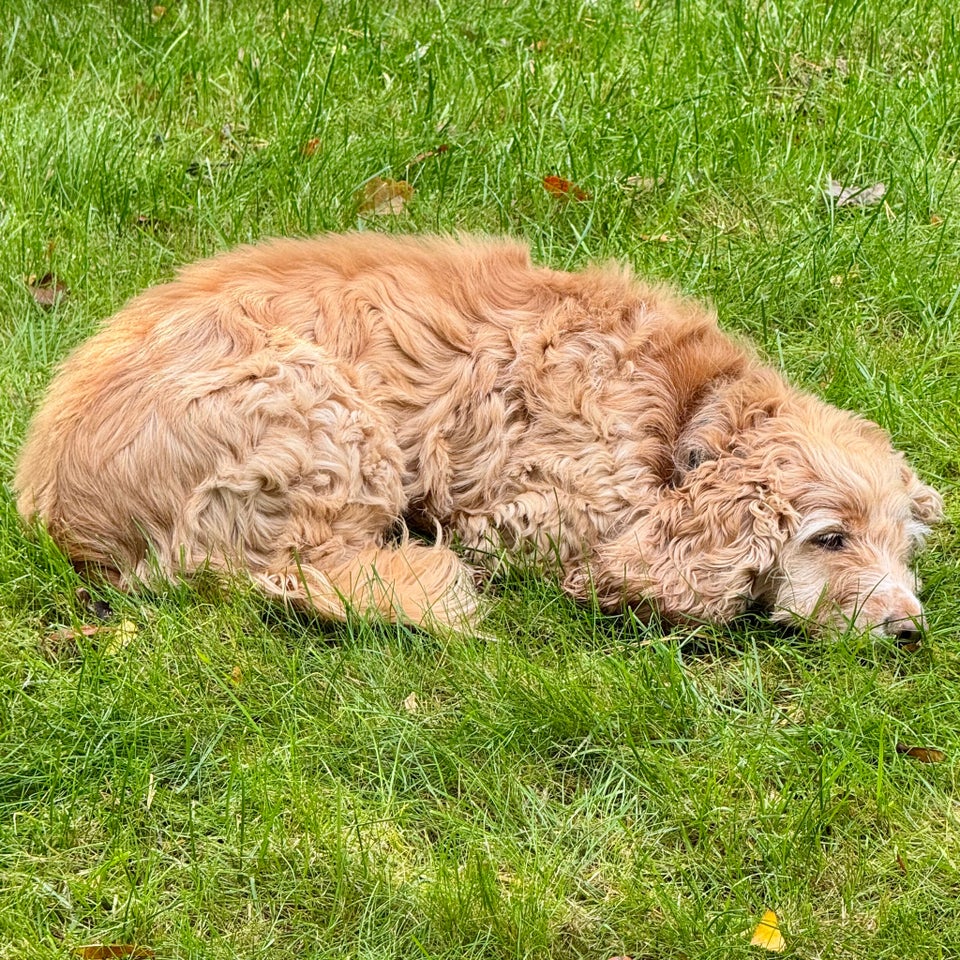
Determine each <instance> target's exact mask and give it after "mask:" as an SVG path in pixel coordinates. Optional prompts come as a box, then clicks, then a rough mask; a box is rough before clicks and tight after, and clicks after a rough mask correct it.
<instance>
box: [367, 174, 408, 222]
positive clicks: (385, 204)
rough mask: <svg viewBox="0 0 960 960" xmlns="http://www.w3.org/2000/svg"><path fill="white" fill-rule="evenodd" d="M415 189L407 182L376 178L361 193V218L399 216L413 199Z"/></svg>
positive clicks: (368, 182)
mask: <svg viewBox="0 0 960 960" xmlns="http://www.w3.org/2000/svg"><path fill="white" fill-rule="evenodd" d="M413 193H414V190H413V187H412V186H410V184H409V183H407V181H406V180H390V179H386V178H383V177H374V178H373V179H372V180H369V181H367V183H366V184H365V185H364V187H363V190H361V191H360V194H359V196H358V200H359V202H360V209H359V211H358V212H359V214H360V216H361V217H384V216H397V215H398V214H400V213H403V211H404V208H405V207H406V205H407V204H408V203H409V202H410V200H411V199H412V197H413Z"/></svg>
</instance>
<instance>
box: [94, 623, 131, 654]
mask: <svg viewBox="0 0 960 960" xmlns="http://www.w3.org/2000/svg"><path fill="white" fill-rule="evenodd" d="M101 632H102V633H105V634H106V635H107V642H106V643H105V644H104V646H103V652H104V653H105V654H107V655H108V656H113V654H116V653H119V652H120V651H121V650H123V648H124V647H126V646H129V644H130V641H131V640H133V638H134V637H135V636H136V635H137V633H138V630H137V625H136V624H135V623H134V622H133V621H132V620H121V621H120V623H118V624H117V625H116V626H115V627H113V628H112V629H108V630H103V631H101Z"/></svg>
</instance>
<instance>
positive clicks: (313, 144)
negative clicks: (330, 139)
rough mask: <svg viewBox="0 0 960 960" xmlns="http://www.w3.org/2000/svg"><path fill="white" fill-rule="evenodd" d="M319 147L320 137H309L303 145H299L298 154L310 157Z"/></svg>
mask: <svg viewBox="0 0 960 960" xmlns="http://www.w3.org/2000/svg"><path fill="white" fill-rule="evenodd" d="M319 149H320V138H319V137H311V138H310V139H309V140H308V141H307V142H306V143H305V144H303V146H301V147H300V154H301V155H302V156H304V157H312V156H313V155H314V154H315V153H316V152H317V151H318V150H319Z"/></svg>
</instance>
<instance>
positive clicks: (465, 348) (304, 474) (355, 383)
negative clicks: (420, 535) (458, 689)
mask: <svg viewBox="0 0 960 960" xmlns="http://www.w3.org/2000/svg"><path fill="white" fill-rule="evenodd" d="M16 488H17V492H18V498H19V499H18V506H19V509H20V512H21V514H22V515H23V516H24V517H25V518H28V519H30V518H39V519H40V520H41V521H42V522H43V523H44V524H45V525H46V527H47V529H48V530H49V532H50V534H51V536H52V537H53V538H54V540H55V541H56V542H57V543H58V544H59V545H60V546H61V547H62V549H63V550H64V551H65V552H66V553H67V554H68V555H69V556H70V557H71V558H72V559H73V561H74V562H75V563H77V564H78V565H80V566H82V567H84V568H88V569H89V568H93V569H95V570H97V571H100V572H101V573H104V574H106V575H107V576H109V577H110V578H111V579H112V581H113V582H114V583H115V584H117V585H118V586H120V587H122V588H125V589H134V588H136V587H137V586H140V585H142V584H149V583H151V582H156V581H157V580H158V579H161V580H162V579H164V578H177V577H180V576H183V575H189V574H190V573H192V572H195V571H197V570H198V569H200V568H207V567H210V568H213V569H215V570H220V571H224V572H233V573H238V572H244V573H246V574H248V575H249V576H250V577H252V579H253V580H254V582H255V583H256V584H258V585H259V586H260V587H261V588H262V589H263V590H265V591H266V592H267V593H269V594H271V595H273V596H277V597H282V598H284V599H286V600H288V601H291V602H294V603H299V604H303V605H306V606H309V607H312V608H315V609H316V610H319V611H320V612H321V613H323V614H325V615H329V616H331V617H341V616H343V615H344V613H345V610H346V608H347V607H353V608H359V609H360V610H364V611H366V610H373V611H378V612H379V613H380V614H382V615H385V616H387V617H402V618H405V619H408V620H410V621H413V622H417V623H425V624H427V625H431V624H432V625H436V624H438V623H439V624H446V623H454V624H456V623H461V622H462V621H463V620H464V619H465V618H466V619H469V618H471V616H472V615H473V614H474V612H475V610H476V608H477V596H476V594H475V591H474V586H473V574H472V571H471V570H470V568H469V567H467V566H466V565H465V564H464V562H463V560H461V558H460V556H459V555H458V554H457V553H455V552H453V551H452V550H451V549H449V548H448V547H447V546H443V545H440V544H438V545H437V546H433V547H430V546H427V545H425V544H423V543H422V542H420V541H419V540H411V539H409V538H408V537H406V536H405V535H404V534H403V533H402V530H403V529H405V527H403V526H402V525H403V524H411V525H414V526H418V527H421V528H423V527H426V528H427V529H430V527H431V526H434V527H440V528H442V529H443V530H444V531H445V532H446V533H447V534H448V535H449V537H450V538H452V539H454V540H456V541H457V542H458V543H459V544H461V545H462V547H463V550H464V551H465V553H466V556H467V557H468V558H470V559H473V560H481V559H482V558H483V557H485V556H489V555H491V554H495V553H496V552H497V551H499V550H504V549H505V550H507V551H509V552H513V553H523V554H527V555H533V556H540V557H543V556H549V557H552V558H553V559H554V561H555V562H556V563H558V564H559V566H560V568H561V572H562V576H563V578H564V579H563V582H564V586H565V588H566V589H567V590H568V591H569V592H570V593H571V594H573V596H575V597H577V598H580V599H586V598H588V597H589V596H593V595H595V596H596V597H597V598H598V599H599V601H600V603H601V604H602V605H603V606H604V607H605V608H611V609H612V608H616V607H618V606H620V605H621V604H623V603H628V604H632V605H634V606H636V607H637V608H639V609H641V610H643V611H644V612H646V613H650V612H652V611H656V612H657V613H659V614H660V615H662V616H663V617H665V618H667V619H669V620H673V621H681V622H683V621H701V620H707V621H726V620H728V619H730V618H731V617H733V616H735V615H737V614H738V613H740V612H742V611H743V610H744V609H745V608H746V607H747V606H748V605H752V604H757V603H759V604H763V605H766V606H767V607H768V608H769V609H770V610H771V611H772V615H773V617H774V618H775V619H778V620H787V619H796V618H799V619H800V620H801V621H803V622H805V623H808V624H811V625H813V626H815V627H816V626H824V625H843V624H849V623H852V624H853V625H855V626H856V627H858V628H869V629H873V630H876V631H878V632H881V633H887V634H892V635H894V636H898V637H904V638H907V637H912V636H914V635H915V634H916V632H917V631H919V630H920V629H921V628H922V625H923V615H922V611H921V607H920V603H919V602H918V600H917V597H916V592H915V590H916V584H915V581H914V578H913V576H912V575H911V572H910V570H909V562H910V559H911V556H912V554H913V552H914V550H915V549H916V548H917V547H918V545H919V544H920V543H921V542H922V539H923V535H924V533H925V532H926V530H927V527H928V525H929V524H931V523H932V522H934V521H935V520H936V519H937V518H938V517H939V515H940V512H941V500H940V497H939V496H938V495H937V493H936V492H935V491H934V490H932V489H931V488H929V487H927V486H925V485H924V484H922V483H921V482H920V481H919V480H918V479H917V477H916V475H915V474H914V473H913V471H912V470H911V469H910V468H909V467H908V466H907V464H906V462H905V461H904V459H903V457H902V456H901V455H900V454H899V453H897V452H895V451H894V450H893V449H892V447H891V445H890V442H889V439H888V437H887V436H886V434H885V433H884V432H883V431H882V430H881V429H880V428H879V427H877V426H876V425H874V424H873V423H870V422H868V421H866V420H863V419H861V418H859V417H857V416H854V415H852V414H850V413H846V412H843V411H840V410H837V409H835V408H834V407H831V406H828V405H826V404H825V403H823V402H822V401H820V400H817V399H816V398H814V397H813V396H810V395H808V394H806V393H803V392H801V391H799V390H797V389H795V388H793V387H791V386H790V385H788V384H787V383H785V382H784V380H783V379H782V378H781V377H780V376H779V375H778V374H777V373H776V372H774V371H773V370H771V369H770V368H769V367H766V366H764V365H762V364H761V363H759V362H758V360H757V359H756V357H755V356H754V354H753V353H752V352H751V351H750V350H749V348H747V347H745V346H744V345H742V344H739V343H737V342H735V341H734V340H732V339H731V338H730V337H729V336H727V335H725V334H724V333H722V332H721V331H720V329H719V328H718V326H717V323H716V319H715V317H714V315H713V314H712V313H710V312H709V311H707V310H706V309H704V308H703V307H702V306H700V305H699V304H697V303H694V302H690V301H688V300H683V299H681V298H679V297H677V296H675V295H673V294H672V293H670V292H668V291H666V290H663V289H660V288H656V287H650V286H646V285H644V284H642V283H641V282H639V281H638V280H637V279H635V278H634V277H633V276H632V275H631V274H630V273H629V272H628V271H625V270H623V269H620V268H615V267H610V266H607V267H599V268H590V269H587V270H584V271H582V272H579V273H565V272H558V271H555V270H550V269H547V268H544V267H538V266H534V265H532V264H531V262H530V257H529V252H528V251H527V249H526V248H525V247H523V246H521V245H519V244H517V243H514V242H509V241H495V240H478V239H469V238H461V239H459V240H452V239H445V238H425V239H415V238H390V237H384V236H377V235H371V234H354V235H347V236H328V237H321V238H317V239H307V240H277V241H273V242H268V243H264V244H260V245H257V246H249V247H243V248H240V249H237V250H234V251H232V252H229V253H225V254H222V255H220V256H216V257H214V258H212V259H210V260H206V261H203V262H200V263H197V264H195V265H193V266H189V267H187V268H186V269H184V270H183V271H182V272H181V273H180V274H179V276H178V277H177V279H175V280H173V281H172V282H170V283H167V284H164V285H161V286H158V287H155V288H153V289H150V290H148V291H146V292H145V293H143V294H142V295H140V296H139V297H137V298H136V299H134V300H133V301H131V302H130V303H129V304H128V305H127V306H126V307H124V309H123V310H121V311H120V312H119V313H118V314H117V315H116V316H115V317H114V318H113V319H112V320H110V321H109V322H108V323H107V324H106V325H105V326H104V328H103V329H102V330H101V332H100V333H98V334H97V335H96V336H94V337H93V338H92V339H90V340H89V341H88V342H87V343H85V344H84V345H82V346H81V347H80V348H79V349H78V350H76V351H75V352H74V353H73V355H72V356H71V357H70V358H69V359H68V360H67V361H66V363H65V364H64V365H63V367H62V368H61V370H60V371H59V373H58V375H57V376H56V378H55V380H54V381H53V384H52V386H51V388H50V392H49V395H48V396H47V398H46V401H45V402H44V404H43V405H42V407H41V409H40V411H39V412H38V414H37V415H36V417H35V419H34V422H33V425H32V428H31V430H30V434H29V437H28V440H27V443H26V446H25V448H24V450H23V453H22V456H21V458H20V461H19V466H18V470H17V475H16ZM398 527H399V528H400V533H398Z"/></svg>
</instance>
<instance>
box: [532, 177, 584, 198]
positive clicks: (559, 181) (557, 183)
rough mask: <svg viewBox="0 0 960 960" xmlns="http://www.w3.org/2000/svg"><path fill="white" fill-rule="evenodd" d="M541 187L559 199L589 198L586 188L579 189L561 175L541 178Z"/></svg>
mask: <svg viewBox="0 0 960 960" xmlns="http://www.w3.org/2000/svg"><path fill="white" fill-rule="evenodd" d="M543 189H544V190H546V191H547V193H549V194H550V196H551V197H557V198H559V199H561V200H568V199H569V198H570V197H573V199H574V200H589V199H590V194H589V193H587V192H586V190H581V189H580V188H579V187H578V186H577V185H576V184H575V183H573V181H571V180H564V178H563V177H556V176H549V177H544V178H543Z"/></svg>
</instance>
